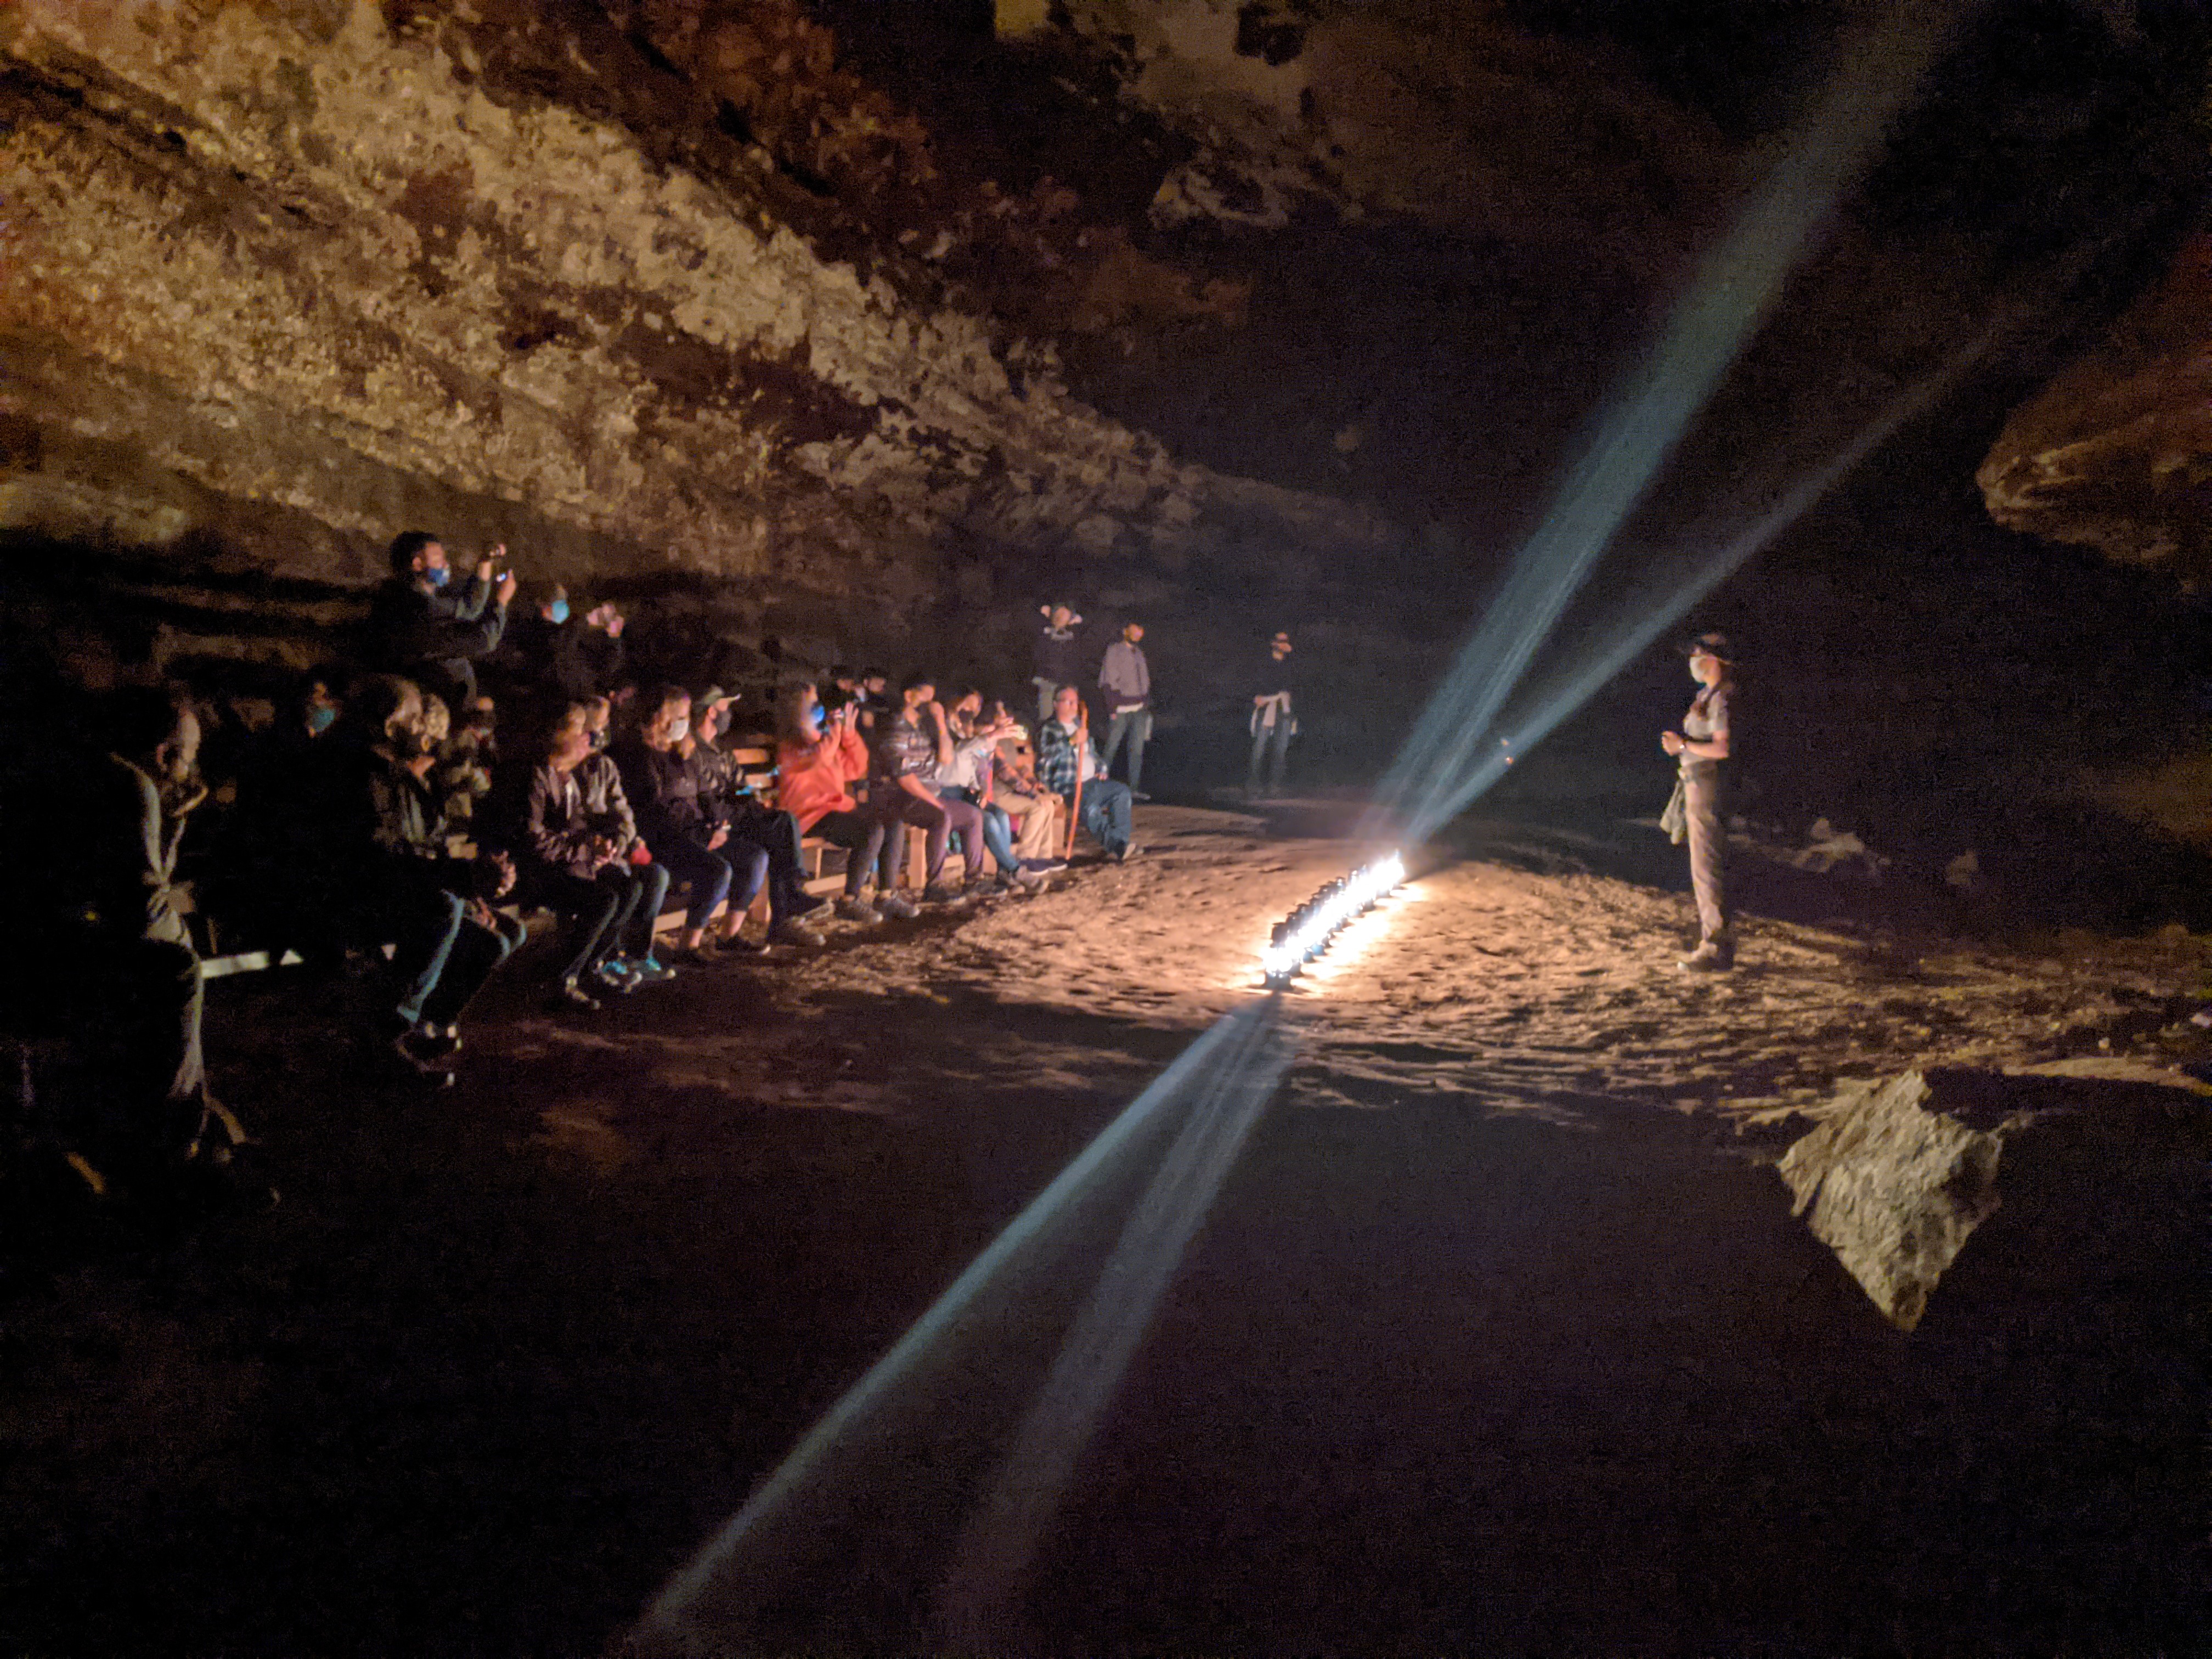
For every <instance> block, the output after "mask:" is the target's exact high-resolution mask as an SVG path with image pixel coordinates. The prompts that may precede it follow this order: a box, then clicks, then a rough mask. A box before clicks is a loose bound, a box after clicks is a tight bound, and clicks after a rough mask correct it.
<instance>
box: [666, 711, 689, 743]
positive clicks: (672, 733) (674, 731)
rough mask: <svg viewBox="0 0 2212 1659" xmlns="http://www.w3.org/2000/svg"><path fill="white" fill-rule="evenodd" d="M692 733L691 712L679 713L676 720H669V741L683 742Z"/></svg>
mask: <svg viewBox="0 0 2212 1659" xmlns="http://www.w3.org/2000/svg"><path fill="white" fill-rule="evenodd" d="M690 735H691V717H690V715H689V714H678V716H677V717H676V718H675V719H674V720H671V721H669V722H668V740H669V742H671V743H681V742H683V741H684V738H687V737H689V736H690Z"/></svg>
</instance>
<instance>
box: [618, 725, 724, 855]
mask: <svg viewBox="0 0 2212 1659" xmlns="http://www.w3.org/2000/svg"><path fill="white" fill-rule="evenodd" d="M614 753H615V763H616V765H617V766H618V767H620V768H621V769H622V780H623V790H624V792H625V793H628V795H629V803H630V809H631V810H632V811H634V812H635V813H636V814H637V827H638V833H639V834H641V835H642V836H644V837H645V844H646V845H647V847H663V846H665V845H666V844H667V843H668V842H671V841H673V840H677V839H679V838H684V839H690V840H694V841H702V842H703V841H705V840H706V839H707V837H708V836H709V835H710V834H711V833H713V827H712V826H711V825H710V824H709V823H708V821H707V809H706V806H705V805H704V804H703V803H702V802H701V800H700V799H699V783H700V778H699V769H698V768H697V767H696V765H694V764H693V763H692V762H691V761H690V760H689V759H687V758H685V757H684V756H682V755H679V754H678V753H677V752H676V751H675V750H672V749H655V748H653V747H652V746H651V745H650V744H647V743H645V742H644V741H643V740H642V739H641V738H629V739H628V740H627V741H626V742H623V743H622V744H618V745H617V747H616V749H615V751H614Z"/></svg>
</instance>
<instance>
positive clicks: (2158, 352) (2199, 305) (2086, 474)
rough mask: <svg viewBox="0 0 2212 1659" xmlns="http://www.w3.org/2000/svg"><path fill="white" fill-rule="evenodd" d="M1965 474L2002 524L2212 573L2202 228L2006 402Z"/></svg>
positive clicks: (2207, 285)
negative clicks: (2078, 345) (2083, 342)
mask: <svg viewBox="0 0 2212 1659" xmlns="http://www.w3.org/2000/svg"><path fill="white" fill-rule="evenodd" d="M1976 481H1977V482H1978V483H1979V484H1980V485H1981V489H1982V496H1983V500H1984V502H1985V503H1986V504H1987V506H1988V507H1989V511H1990V516H1991V517H1992V518H1994V519H1995V520H1996V521H1997V522H1998V523H1999V524H2001V525H2003V526H2007V527H2008V528H2009V529H2014V530H2021V531H2026V532H2029V533H2031V534H2033V535H2038V536H2042V537H2045V538H2049V539H2051V540H2053V541H2061V542H2073V543H2077V544H2081V545H2084V546H2088V547H2093V548H2095V549H2097V550H2099V551H2100V552H2101V553H2103V554H2104V555H2105V556H2106V557H2108V558H2112V559H2115V560H2118V561H2119V562H2123V563H2128V564H2143V565H2151V566H2156V567H2160V568H2166V569H2169V570H2172V571H2173V572H2174V573H2175V574H2178V575H2180V576H2182V577H2183V578H2185V579H2186V580H2191V581H2194V582H2198V583H2201V582H2203V581H2204V580H2207V579H2212V233H2203V232H2200V233H2199V234H2197V236H2196V237H2194V238H2193V239H2192V240H2191V241H2189V242H2188V243H2187V244H2186V245H2185V246H2184V247H2183V248H2182V249H2181V251H2180V253H2179V255H2178V256H2177V258H2175V260H2174V262H2173V264H2172V267H2171V269H2170V270H2168V271H2167V273H2166V278H2165V280H2164V281H2163V282H2162V283H2160V285H2159V286H2158V287H2157V288H2156V289H2154V290H2153V291H2152V292H2151V293H2150V294H2148V295H2146V296H2145V297H2144V298H2143V299H2142V301H2139V302H2138V303H2137V304H2136V306H2135V307H2133V308H2132V309H2130V311H2129V312H2128V313H2126V314H2125V315H2124V316H2123V317H2122V318H2121V319H2119V321H2118V324H2116V325H2114V327H2113V329H2112V332H2111V334H2110V335H2109V336H2108V337H2106V340H2105V341H2104V342H2103V343H2102V344H2101V345H2100V347H2098V348H2097V349H2094V350H2093V351H2090V352H2088V353H2087V354H2086V355H2085V356H2082V357H2081V358H2080V359H2079V360H2078V361H2076V362H2073V363H2071V364H2069V365H2068V366H2067V367H2066V368H2064V369H2063V370H2062V371H2061V372H2060V373H2059V374H2057V376H2056V377H2055V378H2054V379H2053V380H2051V382H2050V384H2049V385H2048V386H2045V387H2044V388H2043V390H2042V391H2040V392H2038V393H2037V394H2036V395H2035V396H2034V397H2033V398H2029V399H2028V400H2027V402H2026V403H2024V404H2021V406H2020V407H2019V408H2018V409H2016V410H2014V411H2013V413H2012V416H2011V417H2010V418H2009V419H2008V420H2007V421H2006V422H2005V425H2004V429H2003V430H2002V432H2000V433H1999V434H1998V435H1997V439H1996V443H1995V444H1994V445H1992V446H1991V447H1990V453H1989V455H1988V457H1987V459H1984V461H1983V463H1982V465H1981V467H1980V469H1979V470H1978V472H1977V474H1976Z"/></svg>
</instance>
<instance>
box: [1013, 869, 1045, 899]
mask: <svg viewBox="0 0 2212 1659" xmlns="http://www.w3.org/2000/svg"><path fill="white" fill-rule="evenodd" d="M1005 879H1006V884H1008V885H1009V886H1011V887H1017V888H1019V889H1020V890H1022V891H1023V892H1024V893H1034V892H1036V890H1037V889H1038V888H1040V887H1042V886H1043V885H1044V884H1045V876H1044V872H1043V871H1042V870H1032V869H1030V867H1029V866H1028V865H1026V864H1024V865H1020V866H1017V867H1015V868H1014V869H1012V870H1009V871H1007V872H1006V877H1005Z"/></svg>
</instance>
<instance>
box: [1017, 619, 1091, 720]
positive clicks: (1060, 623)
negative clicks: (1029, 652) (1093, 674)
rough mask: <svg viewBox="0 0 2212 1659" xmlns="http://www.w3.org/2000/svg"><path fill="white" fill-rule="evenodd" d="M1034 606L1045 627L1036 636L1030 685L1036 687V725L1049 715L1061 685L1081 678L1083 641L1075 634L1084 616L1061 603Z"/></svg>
mask: <svg viewBox="0 0 2212 1659" xmlns="http://www.w3.org/2000/svg"><path fill="white" fill-rule="evenodd" d="M1037 609H1038V611H1040V612H1041V613H1042V615H1043V617H1044V627H1043V629H1042V630H1040V631H1039V633H1038V635H1037V636H1036V671H1035V672H1034V673H1033V674H1032V675H1031V676H1030V684H1032V685H1034V686H1036V694H1037V724H1038V725H1040V726H1042V725H1043V724H1044V722H1045V721H1047V720H1050V719H1051V718H1052V702H1053V698H1054V696H1057V695H1059V691H1060V687H1061V686H1063V685H1073V684H1075V683H1076V682H1078V681H1079V680H1080V679H1081V678H1083V650H1082V644H1081V642H1080V641H1079V640H1078V639H1077V638H1076V635H1075V630H1076V629H1079V628H1080V627H1082V626H1083V618H1082V617H1079V616H1077V615H1076V614H1075V612H1074V611H1072V610H1070V609H1069V608H1068V607H1067V606H1066V605H1039V606H1038V607H1037Z"/></svg>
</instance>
